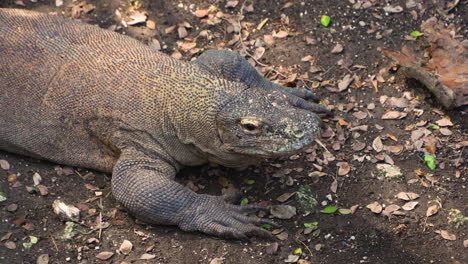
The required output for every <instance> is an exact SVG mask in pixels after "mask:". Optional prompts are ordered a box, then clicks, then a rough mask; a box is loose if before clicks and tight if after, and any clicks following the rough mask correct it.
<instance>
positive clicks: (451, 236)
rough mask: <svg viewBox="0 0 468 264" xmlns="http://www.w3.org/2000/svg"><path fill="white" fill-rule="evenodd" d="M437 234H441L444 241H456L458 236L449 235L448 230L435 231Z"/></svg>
mask: <svg viewBox="0 0 468 264" xmlns="http://www.w3.org/2000/svg"><path fill="white" fill-rule="evenodd" d="M435 232H436V233H437V234H440V235H441V236H442V237H443V238H444V239H447V240H456V239H457V236H455V235H454V234H451V233H449V232H448V231H447V230H436V231H435Z"/></svg>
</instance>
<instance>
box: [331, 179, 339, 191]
mask: <svg viewBox="0 0 468 264" xmlns="http://www.w3.org/2000/svg"><path fill="white" fill-rule="evenodd" d="M337 190H338V181H337V180H334V181H333V182H332V184H331V185H330V191H332V192H333V193H336V191H337Z"/></svg>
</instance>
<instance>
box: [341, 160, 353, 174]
mask: <svg viewBox="0 0 468 264" xmlns="http://www.w3.org/2000/svg"><path fill="white" fill-rule="evenodd" d="M338 166H339V168H338V175H341V176H343V175H346V174H348V173H349V171H350V170H351V166H350V165H349V163H348V162H339V164H338Z"/></svg>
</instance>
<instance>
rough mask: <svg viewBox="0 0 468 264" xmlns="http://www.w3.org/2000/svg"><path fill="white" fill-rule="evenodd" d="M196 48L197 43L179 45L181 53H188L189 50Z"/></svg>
mask: <svg viewBox="0 0 468 264" xmlns="http://www.w3.org/2000/svg"><path fill="white" fill-rule="evenodd" d="M196 46H197V43H196V42H183V43H182V44H181V45H180V48H181V49H182V50H183V51H188V50H191V49H193V48H195V47H196Z"/></svg>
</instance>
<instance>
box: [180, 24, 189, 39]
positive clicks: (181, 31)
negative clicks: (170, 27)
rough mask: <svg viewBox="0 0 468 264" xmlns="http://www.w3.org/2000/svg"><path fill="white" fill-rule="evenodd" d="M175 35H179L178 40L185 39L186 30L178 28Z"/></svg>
mask: <svg viewBox="0 0 468 264" xmlns="http://www.w3.org/2000/svg"><path fill="white" fill-rule="evenodd" d="M177 34H178V35H179V38H180V39H183V38H185V37H186V36H187V35H188V32H187V29H186V28H185V27H180V26H179V27H178V28H177Z"/></svg>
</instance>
